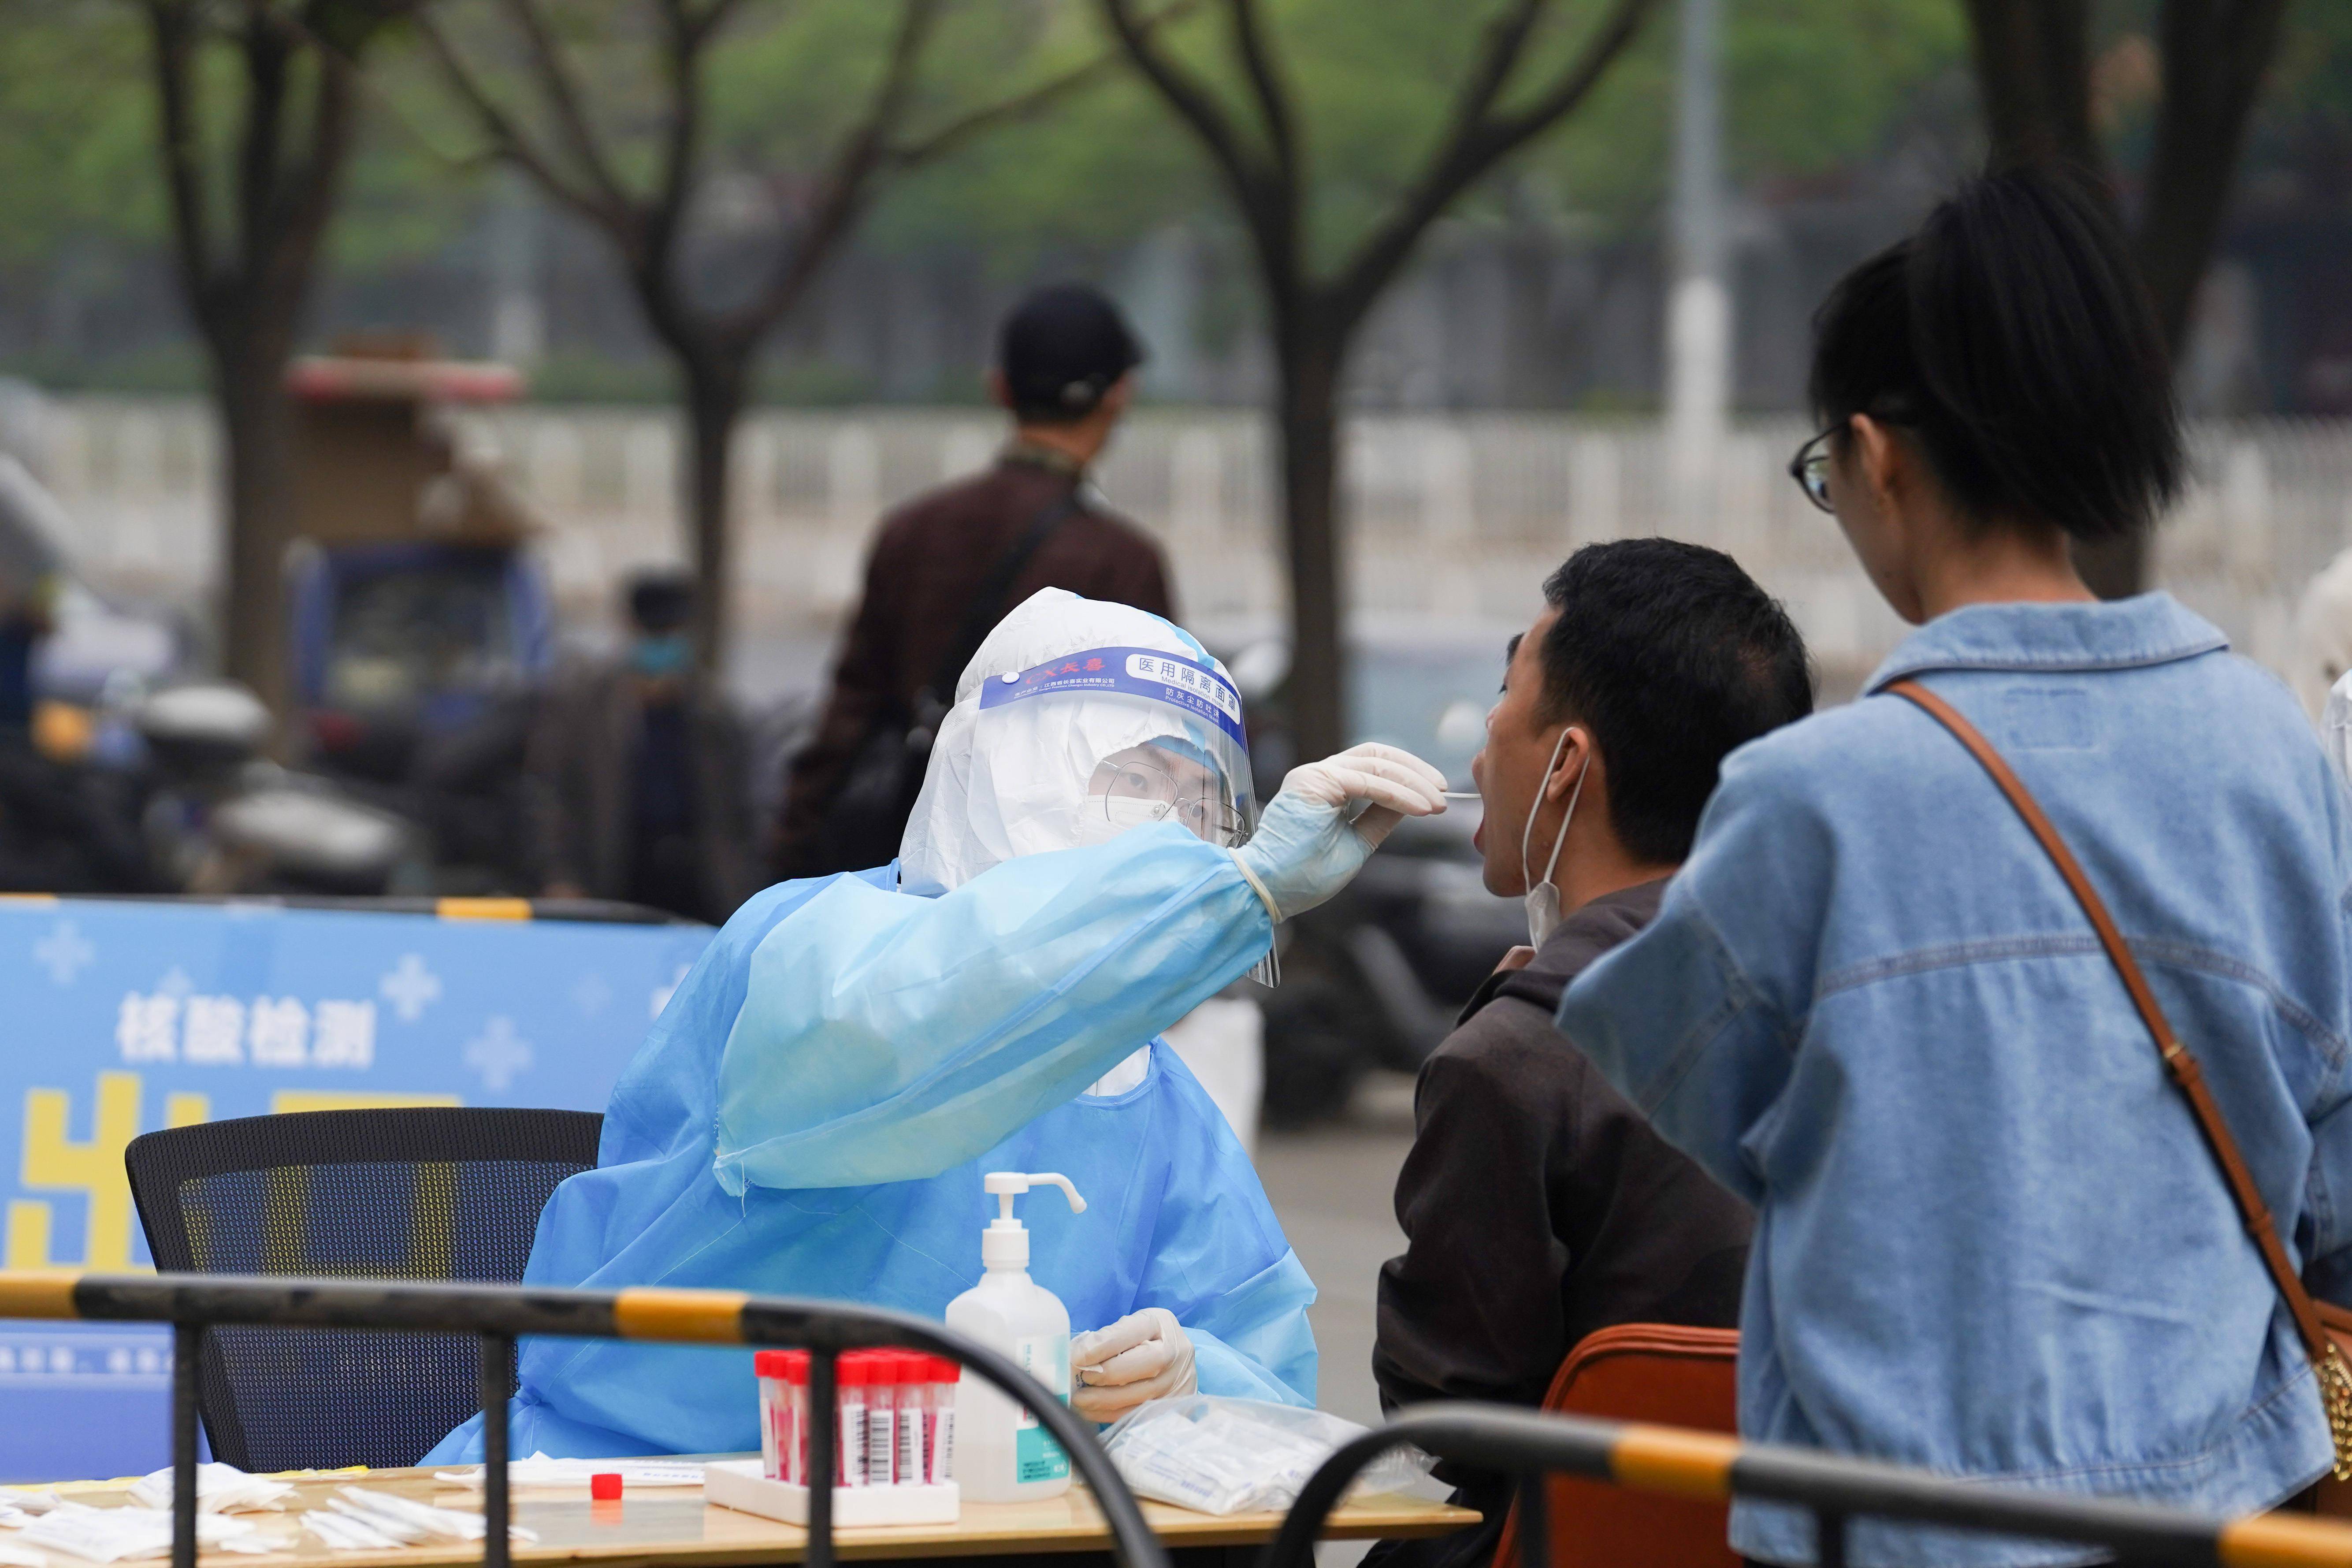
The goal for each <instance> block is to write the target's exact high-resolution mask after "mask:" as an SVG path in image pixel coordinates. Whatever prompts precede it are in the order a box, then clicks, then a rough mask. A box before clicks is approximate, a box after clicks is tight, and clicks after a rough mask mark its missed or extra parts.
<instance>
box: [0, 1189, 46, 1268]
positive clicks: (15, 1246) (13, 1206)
mask: <svg viewBox="0 0 2352 1568" xmlns="http://www.w3.org/2000/svg"><path fill="white" fill-rule="evenodd" d="M8 1267H9V1268H12V1269H26V1268H55V1267H57V1266H56V1265H55V1264H53V1263H51V1262H50V1261H49V1205H47V1204H45V1203H42V1202H40V1201H38V1200H37V1199H34V1198H11V1199H10V1200H8Z"/></svg>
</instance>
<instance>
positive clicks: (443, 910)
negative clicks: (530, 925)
mask: <svg viewBox="0 0 2352 1568" xmlns="http://www.w3.org/2000/svg"><path fill="white" fill-rule="evenodd" d="M433 912H434V913H435V914H436V915H439V916H440V917H441V918H442V919H443V920H445V921H527V920H529V919H530V900H529V899H436V900H434V901H433Z"/></svg>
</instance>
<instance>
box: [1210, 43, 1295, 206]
mask: <svg viewBox="0 0 2352 1568" xmlns="http://www.w3.org/2000/svg"><path fill="white" fill-rule="evenodd" d="M1225 12H1226V16H1227V19H1228V21H1229V22H1230V23H1231V25H1232V26H1233V31H1234V50H1235V52H1237V53H1238V54H1239V55H1240V56H1241V58H1242V69H1243V71H1244V74H1245V75H1247V76H1248V78H1249V83H1250V90H1251V92H1252V93H1254V94H1255V96H1256V98H1257V106H1258V114H1259V116H1260V117H1261V118H1262V119H1263V120H1264V121H1265V140H1266V146H1267V149H1268V150H1269V151H1270V152H1271V153H1273V155H1274V174H1275V177H1276V179H1277V180H1279V181H1280V182H1281V183H1282V186H1283V189H1284V191H1285V192H1286V193H1296V192H1297V188H1298V143H1297V132H1296V127H1295V126H1294V125H1293V123H1292V119H1291V112H1290V99H1289V96H1288V95H1287V94H1286V92H1285V91H1284V89H1283V85H1282V76H1281V72H1280V71H1279V69H1278V68H1276V64H1275V59H1274V48H1273V46H1272V45H1271V44H1270V43H1269V42H1268V41H1267V39H1266V36H1265V24H1264V23H1263V22H1262V21H1261V20H1260V18H1259V16H1258V9H1257V0H1225ZM1284 199H1285V202H1286V203H1291V202H1294V201H1295V200H1296V197H1295V195H1286V196H1285V198H1284Z"/></svg>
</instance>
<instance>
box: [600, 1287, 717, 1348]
mask: <svg viewBox="0 0 2352 1568" xmlns="http://www.w3.org/2000/svg"><path fill="white" fill-rule="evenodd" d="M748 1300H751V1298H750V1297H749V1296H747V1295H745V1294H744V1293H743V1292H742V1291H740V1290H665V1289H661V1288H659V1287H658V1286H650V1285H645V1286H637V1287H635V1288H633V1289H626V1290H623V1291H622V1292H620V1293H619V1294H618V1295H617V1296H615V1297H614V1299H613V1331H614V1332H615V1333H617V1334H619V1335H620V1336H621V1337H622V1338H623V1339H625V1340H696V1341H699V1342H703V1343H705V1344H714V1345H740V1344H741V1343H742V1342H743V1303H744V1302H746V1301H748Z"/></svg>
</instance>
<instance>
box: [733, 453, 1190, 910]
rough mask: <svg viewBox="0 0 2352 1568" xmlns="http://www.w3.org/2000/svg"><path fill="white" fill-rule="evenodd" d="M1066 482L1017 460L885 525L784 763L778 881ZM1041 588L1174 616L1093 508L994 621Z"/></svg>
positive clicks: (1132, 537) (1120, 526)
mask: <svg viewBox="0 0 2352 1568" xmlns="http://www.w3.org/2000/svg"><path fill="white" fill-rule="evenodd" d="M1077 482H1078V475H1077V473H1076V470H1075V469H1073V468H1069V467H1068V466H1066V464H1061V463H1056V462H1053V461H1051V460H1049V459H1048V458H1046V457H1045V455H1042V454H1041V455H1037V456H1032V455H1030V453H1029V451H1028V449H1025V448H1016V449H1015V450H1013V451H1011V452H1008V453H1007V454H1006V455H1005V456H1004V457H1003V458H1001V459H999V460H998V462H997V464H996V466H995V467H994V468H990V469H989V470H988V471H987V472H985V473H983V474H980V475H977V476H975V477H974V478H971V479H964V480H962V481H961V482H959V483H956V484H952V485H947V486H944V487H942V488H940V489H936V490H932V491H930V492H929V494H927V495H922V496H918V497H917V498H916V499H915V500H911V501H908V503H907V504H906V505H905V506H902V507H900V508H899V509H898V510H896V511H894V512H892V513H891V514H890V515H889V516H887V517H886V518H885V519H883V521H882V528H881V531H880V532H879V533H877V535H876V536H875V540H874V550H873V553H872V554H871V555H870V556H869V557H868V558H867V560H866V597H865V601H864V602H863V603H862V604H860V605H858V607H857V615H856V618H855V619H854V620H852V621H851V622H850V625H849V633H848V636H847V637H846V638H845V640H844V641H843V643H842V647H841V658H840V660H839V661H838V662H837V663H836V664H835V667H834V672H833V694H832V697H831V699H830V700H828V701H827V703H826V704H825V710H824V718H823V719H822V720H821V721H819V722H818V725H817V731H816V735H815V737H814V739H813V740H812V741H811V742H809V744H808V745H807V747H806V748H804V749H803V751H802V752H801V753H800V754H799V755H798V756H797V757H795V758H794V759H793V776H792V784H791V787H790V788H789V789H787V790H786V791H785V794H784V805H783V813H782V820H781V822H780V823H779V824H778V826H777V829H776V834H775V841H774V847H775V853H776V865H777V870H778V874H779V875H782V876H785V877H791V876H795V875H800V874H803V873H802V870H801V868H803V866H805V865H806V864H808V863H809V857H810V854H811V851H812V847H813V845H812V841H813V839H814V837H815V836H816V834H817V833H818V831H819V830H820V829H821V827H822V826H823V825H824V814H825V810H826V808H827V807H828V806H830V805H832V803H833V799H834V796H835V794H836V793H837V792H838V791H839V790H840V788H841V785H842V783H843V780H844V778H845V775H846V774H847V773H848V771H849V767H850V764H851V763H852V762H854V761H855V760H856V755H857V752H858V748H859V747H860V746H861V745H862V744H863V743H864V742H865V740H866V736H867V735H868V734H870V733H871V732H872V731H873V729H874V726H875V725H876V724H877V722H880V721H885V720H889V719H898V720H899V721H904V720H905V718H906V717H907V716H908V715H910V714H911V713H912V712H913V710H914V702H915V698H916V696H917V694H918V693H919V692H920V691H921V690H922V689H923V688H924V687H926V686H928V685H929V684H930V682H931V681H932V679H934V678H936V677H937V676H938V675H939V674H940V663H941V661H942V660H944V659H945V658H947V656H948V654H949V652H950V649H951V648H952V647H953V645H954V643H955V639H956V635H957V633H958V632H959V631H961V629H962V626H963V622H964V616H965V613H966V611H967V610H968V608H969V607H970V604H971V599H970V595H971V593H972V591H973V589H974V587H975V585H976V584H980V583H982V582H983V581H984V580H985V579H986V578H987V577H988V575H989V572H990V569H991V568H992V566H994V565H995V563H996V562H997V561H998V560H999V559H1000V558H1001V557H1002V556H1003V553H1004V552H1005V551H1006V550H1008V549H1010V548H1011V547H1012V545H1013V542H1014V541H1015V540H1017V539H1019V538H1020V537H1021V535H1022V534H1023V533H1024V531H1026V530H1027V529H1028V527H1029V525H1030V523H1031V522H1032V521H1034V520H1035V519H1036V516H1037V514H1038V512H1040V511H1041V510H1044V509H1045V507H1046V506H1048V505H1050V504H1051V503H1052V502H1053V501H1054V500H1055V499H1056V498H1058V497H1061V496H1064V495H1066V494H1068V493H1069V490H1070V489H1071V487H1072V486H1073V485H1075V484H1076V483H1077ZM1040 588H1066V589H1068V590H1069V591H1070V592H1071V593H1073V594H1083V595H1086V596H1087V598H1089V599H1108V600H1111V601H1114V602H1116V603H1118V604H1122V605H1134V606H1135V607H1136V608H1137V609H1139V610H1149V611H1150V612H1151V613H1152V614H1153V615H1156V616H1169V617H1171V619H1172V618H1173V617H1174V616H1175V613H1176V611H1175V605H1174V603H1173V601H1172V599H1171V596H1170V594H1169V591H1168V571H1167V565H1166V563H1165V562H1164V561H1163V560H1162V559H1161V557H1160V546H1159V545H1158V544H1156V543H1154V542H1152V539H1151V536H1150V535H1149V534H1147V533H1145V532H1144V531H1142V530H1141V529H1139V528H1138V527H1136V526H1135V525H1134V524H1133V523H1131V522H1129V521H1127V520H1126V519H1124V518H1121V517H1117V516H1114V515H1112V514H1110V513H1108V512H1105V511H1101V510H1095V509H1093V508H1091V507H1087V508H1084V509H1082V510H1079V511H1077V512H1076V513H1073V514H1072V515H1071V516H1070V517H1068V518H1067V519H1066V520H1065V521H1063V522H1062V524H1061V526H1060V527H1058V528H1056V529H1055V531H1054V532H1053V534H1052V535H1051V536H1050V537H1049V538H1047V539H1046V541H1045V543H1044V544H1042V545H1040V546H1039V547H1038V549H1037V552H1036V553H1035V554H1034V555H1033V556H1031V557H1030V560H1029V563H1028V565H1027V566H1025V567H1024V568H1023V570H1022V573H1021V574H1020V576H1019V577H1017V578H1016V579H1014V581H1013V586H1012V588H1011V590H1010V591H1008V592H1007V593H1006V594H1005V595H1004V602H1003V606H1002V608H1001V609H1000V610H999V612H998V613H999V615H1000V616H1001V615H1003V614H1004V613H1006V612H1009V611H1011V610H1012V609H1013V606H1014V605H1018V604H1020V603H1021V601H1022V600H1024V599H1026V598H1027V597H1028V596H1029V595H1032V594H1034V593H1035V592H1036V591H1037V590H1038V589H1040ZM942 695H946V696H950V697H951V696H952V693H943V694H942Z"/></svg>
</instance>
